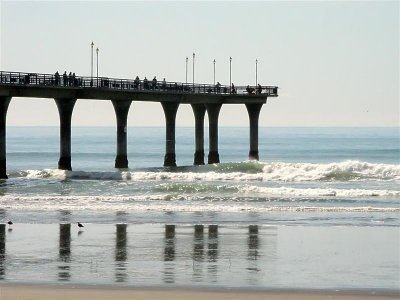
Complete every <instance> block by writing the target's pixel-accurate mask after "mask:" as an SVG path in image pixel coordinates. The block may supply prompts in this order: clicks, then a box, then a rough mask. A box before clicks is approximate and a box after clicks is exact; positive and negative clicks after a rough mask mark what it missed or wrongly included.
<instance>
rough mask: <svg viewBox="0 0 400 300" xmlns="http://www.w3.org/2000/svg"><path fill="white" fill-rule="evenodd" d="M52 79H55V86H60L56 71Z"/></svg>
mask: <svg viewBox="0 0 400 300" xmlns="http://www.w3.org/2000/svg"><path fill="white" fill-rule="evenodd" d="M54 79H55V81H54V83H55V84H56V85H60V74H59V73H58V71H57V72H56V73H55V74H54Z"/></svg>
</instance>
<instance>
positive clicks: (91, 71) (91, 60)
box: [90, 41, 94, 86]
mask: <svg viewBox="0 0 400 300" xmlns="http://www.w3.org/2000/svg"><path fill="white" fill-rule="evenodd" d="M90 46H91V48H92V51H91V58H90V85H91V86H92V85H93V46H94V43H93V41H92V43H91V44H90Z"/></svg>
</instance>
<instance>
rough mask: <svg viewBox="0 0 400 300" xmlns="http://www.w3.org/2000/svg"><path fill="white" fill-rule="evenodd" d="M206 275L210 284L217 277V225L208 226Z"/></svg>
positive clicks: (215, 280)
mask: <svg viewBox="0 0 400 300" xmlns="http://www.w3.org/2000/svg"><path fill="white" fill-rule="evenodd" d="M207 253H208V262H209V263H208V273H209V275H210V278H211V281H212V282H217V276H218V225H209V226H208V252H207Z"/></svg>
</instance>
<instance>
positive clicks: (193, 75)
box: [193, 52, 196, 93]
mask: <svg viewBox="0 0 400 300" xmlns="http://www.w3.org/2000/svg"><path fill="white" fill-rule="evenodd" d="M195 56H196V54H195V53H194V52H193V93H194V58H195Z"/></svg>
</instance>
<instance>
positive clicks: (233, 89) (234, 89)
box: [231, 83, 236, 94]
mask: <svg viewBox="0 0 400 300" xmlns="http://www.w3.org/2000/svg"><path fill="white" fill-rule="evenodd" d="M231 94H236V88H235V85H234V84H233V83H232V87H231Z"/></svg>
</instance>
